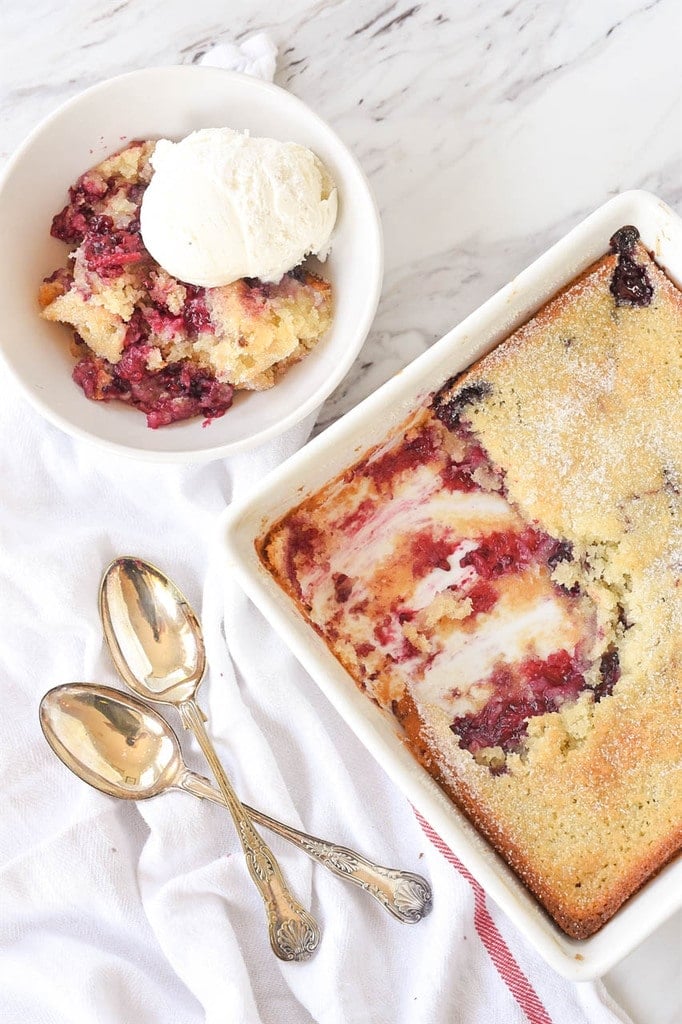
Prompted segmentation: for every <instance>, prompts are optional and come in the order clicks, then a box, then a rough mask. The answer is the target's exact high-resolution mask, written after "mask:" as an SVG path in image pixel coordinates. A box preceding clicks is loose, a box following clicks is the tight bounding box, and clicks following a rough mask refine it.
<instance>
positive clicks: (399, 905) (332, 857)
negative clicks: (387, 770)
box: [178, 771, 433, 924]
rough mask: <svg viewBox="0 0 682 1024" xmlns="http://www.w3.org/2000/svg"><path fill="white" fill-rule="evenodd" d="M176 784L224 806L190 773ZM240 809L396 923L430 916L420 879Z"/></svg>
mask: <svg viewBox="0 0 682 1024" xmlns="http://www.w3.org/2000/svg"><path fill="white" fill-rule="evenodd" d="M178 784H179V785H180V786H181V787H182V788H183V789H186V790H188V791H189V792H190V793H194V795H195V796H199V797H205V798H206V799H207V800H213V801H214V803H224V800H223V798H222V796H221V794H220V793H219V792H218V791H217V790H216V789H215V787H214V786H212V785H211V783H210V782H209V781H208V780H207V779H204V778H202V777H201V776H200V775H195V774H194V773H193V772H189V771H188V772H186V773H185V774H184V775H183V777H182V778H181V779H180V780H179V783H178ZM244 809H245V810H246V812H247V813H248V815H249V817H250V818H252V819H253V821H256V822H258V824H259V825H264V826H265V828H268V829H270V831H271V832H275V833H276V834H277V835H278V836H281V837H282V839H286V840H288V842H290V843H292V844H293V845H294V846H297V847H298V848H299V849H300V850H303V852H304V853H307V854H308V856H309V857H312V858H313V860H316V861H317V862H318V863H319V864H322V866H323V867H325V868H328V869H329V871H332V872H333V873H334V874H335V875H338V876H339V877H340V878H345V879H347V880H348V881H349V882H353V884H354V885H358V886H360V888H361V889H364V890H365V892H366V893H368V894H369V895H370V896H373V897H374V899H375V900H378V902H379V903H380V904H381V906H382V907H384V908H385V909H386V910H387V911H388V912H389V913H390V914H392V915H393V917H395V918H397V920H398V921H403V922H404V923H406V924H415V923H416V922H417V921H421V919H422V918H423V917H426V915H427V914H428V913H430V911H431V907H432V905H433V896H432V893H431V886H430V885H429V883H428V882H427V881H426V879H425V878H422V876H421V875H416V874H414V873H413V872H412V871H399V870H398V869H396V868H385V867H382V866H381V865H380V864H373V863H372V861H370V860H367V859H366V858H365V857H363V856H362V855H361V854H359V853H356V852H355V850H350V849H348V847H346V846H336V845H335V844H334V843H328V842H326V841H325V840H324V839H318V838H317V837H316V836H310V835H307V833H305V832H300V831H299V830H298V829H295V828H292V827H291V826H290V825H285V824H283V822H281V821H277V819H276V818H271V817H269V816H268V815H267V814H263V812H262V811H257V810H255V809H254V808H253V807H248V806H247V805H246V804H245V805H244Z"/></svg>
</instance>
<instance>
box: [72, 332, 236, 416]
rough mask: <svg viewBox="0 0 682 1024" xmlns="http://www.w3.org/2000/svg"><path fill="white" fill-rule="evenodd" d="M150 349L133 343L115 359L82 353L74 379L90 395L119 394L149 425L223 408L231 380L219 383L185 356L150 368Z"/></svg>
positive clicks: (214, 413) (227, 403) (229, 398)
mask: <svg viewBox="0 0 682 1024" xmlns="http://www.w3.org/2000/svg"><path fill="white" fill-rule="evenodd" d="M148 351H149V350H148V348H147V346H145V345H143V344H138V345H132V346H130V347H129V348H127V349H126V350H125V352H124V353H123V356H122V358H121V360H120V362H118V363H116V364H112V363H108V362H107V361H106V360H105V359H100V358H98V357H97V356H84V357H83V359H81V360H80V361H79V362H78V363H77V364H76V366H75V367H74V371H73V379H74V381H75V382H76V383H77V384H78V385H80V387H81V388H82V389H83V391H84V392H85V395H86V396H87V397H88V398H92V399H95V400H97V401H104V402H108V401H111V400H112V399H118V401H121V402H125V403H126V404H128V405H132V406H134V407H135V408H136V409H140V411H141V412H144V413H145V414H146V416H147V425H148V426H149V427H152V428H156V427H163V426H167V425H168V424H170V423H175V422H176V421H178V420H185V419H189V418H190V417H192V416H203V417H204V418H205V419H208V420H211V419H214V418H216V417H217V416H222V415H223V414H224V413H225V412H227V410H228V409H229V407H230V405H231V404H232V393H233V389H232V387H231V385H229V384H221V383H220V382H219V381H217V380H216V379H215V377H214V376H213V374H212V373H211V372H210V371H209V370H206V369H204V368H203V367H200V366H197V365H196V364H194V363H191V362H189V361H188V360H184V361H183V362H178V363H172V364H171V365H169V366H166V367H164V369H162V370H156V371H150V370H148V369H147V367H146V357H147V354H148Z"/></svg>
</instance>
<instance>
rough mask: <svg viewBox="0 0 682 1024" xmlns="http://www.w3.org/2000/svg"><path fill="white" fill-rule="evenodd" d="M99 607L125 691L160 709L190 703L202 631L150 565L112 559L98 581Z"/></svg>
mask: <svg viewBox="0 0 682 1024" xmlns="http://www.w3.org/2000/svg"><path fill="white" fill-rule="evenodd" d="M99 608H100V616H101V619H102V626H103V628H104V635H105V637H106V640H107V643H108V645H109V649H110V651H111V654H112V657H113V659H114V662H115V664H116V668H117V669H118V671H119V672H120V674H121V676H122V677H123V679H124V680H125V682H126V684H127V685H128V686H129V687H130V689H131V690H132V691H133V692H134V693H136V694H138V696H141V697H147V698H149V699H151V700H155V701H159V702H160V703H163V704H179V703H182V702H184V701H187V700H191V699H192V697H193V696H194V694H195V693H196V690H197V689H198V687H199V684H200V683H201V680H202V678H203V675H204V671H205V669H206V654H205V650H204V644H203V640H202V636H201V626H200V625H199V621H198V619H197V617H196V615H195V614H194V611H193V609H192V608H191V606H190V605H189V604H188V602H187V600H186V599H185V597H184V595H183V594H182V593H181V592H180V590H179V589H178V588H177V587H176V586H175V584H174V583H173V581H172V580H170V579H168V577H167V576H166V575H165V574H164V573H162V572H161V570H160V569H157V568H156V566H155V565H151V563H149V562H145V561H143V560H142V559H141V558H132V557H129V556H128V557H124V558H117V559H116V560H115V561H114V562H112V563H111V565H110V566H109V568H108V569H107V571H106V573H105V574H104V576H103V578H102V584H101V586H100V591H99Z"/></svg>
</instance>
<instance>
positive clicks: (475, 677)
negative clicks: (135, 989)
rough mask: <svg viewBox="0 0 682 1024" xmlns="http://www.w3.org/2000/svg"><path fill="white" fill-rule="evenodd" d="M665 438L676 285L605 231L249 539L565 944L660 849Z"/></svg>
mask: <svg viewBox="0 0 682 1024" xmlns="http://www.w3.org/2000/svg"><path fill="white" fill-rule="evenodd" d="M681 424H682V294H681V293H680V292H679V290H678V289H677V288H676V287H675V285H673V283H672V282H671V281H670V280H669V279H668V278H667V277H666V275H665V274H664V273H663V271H662V270H661V269H660V268H659V267H658V266H657V265H656V264H655V262H654V261H653V259H652V258H651V257H650V256H649V254H648V253H647V252H646V251H645V250H644V248H643V247H642V246H641V245H640V244H639V243H638V241H637V233H636V231H635V230H634V229H632V228H624V229H621V231H620V232H618V233H617V234H616V236H614V239H613V240H612V251H611V252H610V253H609V254H607V255H606V256H605V257H603V258H602V259H601V260H600V261H598V262H597V263H596V264H595V265H594V266H593V267H591V268H589V269H588V270H587V271H586V272H585V273H584V274H583V275H581V276H580V278H578V279H577V280H576V281H574V282H573V283H572V284H571V285H570V286H569V287H568V288H566V289H565V290H564V291H563V292H561V293H560V294H559V295H557V296H556V297H555V298H553V299H552V300H551V301H550V302H548V303H547V304H546V305H545V306H544V307H543V308H542V309H541V310H540V311H539V313H538V314H536V316H534V317H533V318H532V319H531V320H530V321H529V322H528V323H527V324H525V325H524V326H523V327H521V328H520V329H519V330H517V331H515V332H514V333H513V334H512V335H511V336H510V337H509V338H508V339H507V340H506V341H505V342H503V343H502V344H501V345H499V346H498V347H497V348H496V349H495V351H494V352H492V353H491V354H490V355H488V356H486V357H485V358H484V359H482V360H480V361H479V362H478V363H477V364H475V365H474V366H473V367H471V368H470V369H469V370H468V371H466V372H465V373H464V374H462V375H460V376H459V377H457V378H456V379H455V380H453V381H450V382H448V384H446V385H445V386H444V387H443V388H442V389H441V390H440V391H439V392H438V394H437V395H436V396H434V398H433V400H432V401H431V402H430V403H429V405H428V406H426V407H422V408H420V409H417V410H415V412H414V414H413V415H412V416H411V417H410V418H409V420H408V421H407V422H405V423H404V424H403V425H402V427H401V429H400V430H399V431H397V432H396V433H394V434H393V435H391V437H389V438H387V440H386V441H385V442H384V443H383V444H381V445H379V446H378V447H377V448H376V449H374V450H372V452H369V453H367V455H366V456H365V457H364V458H363V459H362V460H361V461H360V462H358V463H357V464H356V465H355V466H353V467H352V468H350V469H349V470H348V471H347V472H346V473H345V474H343V475H342V476H341V477H339V478H337V479H336V480H334V481H332V482H331V483H330V484H329V485H327V486H326V487H325V488H323V489H322V490H321V491H319V492H318V493H317V494H315V495H313V496H312V497H310V498H308V499H307V500H306V501H304V502H303V503H302V504H301V505H300V506H299V507H298V508H296V509H294V510H292V511H291V512H290V513H289V514H288V515H287V516H285V517H284V519H283V520H282V521H281V522H280V523H278V524H277V525H276V526H275V527H274V528H273V529H272V530H271V531H270V533H269V534H268V536H267V537H266V538H265V539H264V541H263V543H262V546H261V555H262V558H263V560H264V562H265V564H266V565H267V566H268V568H269V569H270V570H271V571H272V572H273V574H274V575H275V577H276V578H277V579H278V581H279V582H280V584H281V585H282V586H283V587H284V588H285V589H286V590H287V591H288V592H289V593H290V594H291V596H292V597H293V598H294V599H295V600H296V601H297V603H298V604H299V607H300V608H301V610H302V611H303V613H304V614H305V615H306V617H307V618H308V619H309V621H310V622H311V623H312V624H313V625H314V627H315V628H316V629H317V630H318V631H319V632H320V633H321V635H322V636H323V637H324V638H325V640H326V641H327V643H328V645H329V647H330V649H331V650H332V651H333V653H334V654H335V655H336V656H337V658H338V659H339V660H340V661H341V662H342V664H343V665H344V666H345V667H346V668H347V669H348V671H349V673H350V674H351V676H353V678H354V679H355V680H356V682H357V683H358V685H359V686H360V687H361V688H363V689H365V690H366V691H367V693H368V694H369V696H371V697H372V698H373V699H374V700H375V701H376V702H377V703H379V704H380V705H381V706H382V707H383V708H385V709H386V710H387V711H389V712H390V713H392V714H394V715H396V716H397V717H398V718H399V719H400V721H401V722H402V724H403V727H404V730H405V733H404V734H405V738H406V742H408V744H409V745H410V747H411V748H412V750H413V751H414V753H415V754H416V755H417V756H418V757H419V758H420V759H421V760H422V762H423V763H424V764H425V765H426V767H427V768H428V769H429V771H430V772H431V773H432V774H433V775H434V776H435V777H436V778H437V779H438V780H439V781H440V782H441V784H442V785H443V786H444V787H445V788H446V790H447V791H448V792H449V793H450V795H451V796H452V797H453V798H454V799H455V800H456V801H457V802H458V804H459V805H460V806H461V807H463V808H464V810H465V811H466V812H467V814H468V815H469V816H470V817H471V818H472V820H473V821H474V822H475V824H476V825H477V826H478V827H479V828H480V829H481V831H483V833H484V834H485V835H486V836H487V837H488V838H489V839H490V840H491V841H492V842H493V844H494V845H495V847H496V848H497V849H498V851H499V852H500V853H501V854H502V855H503V856H504V857H505V858H506V859H507V861H508V862H509V863H510V864H511V865H512V867H514V868H515V869H516V870H517V872H518V873H519V875H520V876H521V877H522V878H523V880H524V881H525V882H526V884H527V885H528V886H529V888H530V889H531V890H532V891H533V892H534V893H535V894H536V895H537V896H538V898H539V899H540V900H541V901H542V902H543V904H544V905H545V907H546V908H547V909H548V910H549V912H550V913H551V914H552V915H553V916H554V918H555V920H556V921H557V922H558V923H559V924H560V925H561V926H562V927H563V928H564V929H565V930H566V931H567V932H568V933H569V934H572V935H574V936H578V937H580V936H585V935H588V934H590V933H591V932H593V931H595V930H596V929H597V928H598V927H600V926H601V924H603V922H604V921H605V920H607V919H608V918H609V917H610V916H611V915H612V914H613V913H614V912H615V910H616V909H617V908H618V906H619V905H620V904H621V903H622V902H623V900H624V899H626V898H627V896H628V895H630V894H631V893H632V892H634V891H635V890H636V889H637V887H638V886H639V885H641V884H642V882H643V881H645V880H646V878H648V877H649V876H650V875H651V874H652V873H653V872H654V871H655V870H656V869H658V868H659V867H660V866H662V864H663V863H665V862H666V861H667V860H668V859H669V858H670V857H671V856H672V855H673V854H674V853H675V851H676V850H677V849H678V848H679V844H680V836H681V833H682V777H681V776H682V739H681V731H680V729H679V721H680V711H681V710H682V706H681V705H682V683H681V676H682V669H681V664H680V661H681V654H682V650H681V648H682V641H681V640H680V636H681V630H680V626H681V625H682V623H681V621H680V618H681V612H682V595H681V593H680V572H681V571H682V523H681V519H680V501H681V497H680V495H681V492H682V443H681V442H682V436H681V433H680V432H681V430H682V427H681Z"/></svg>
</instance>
